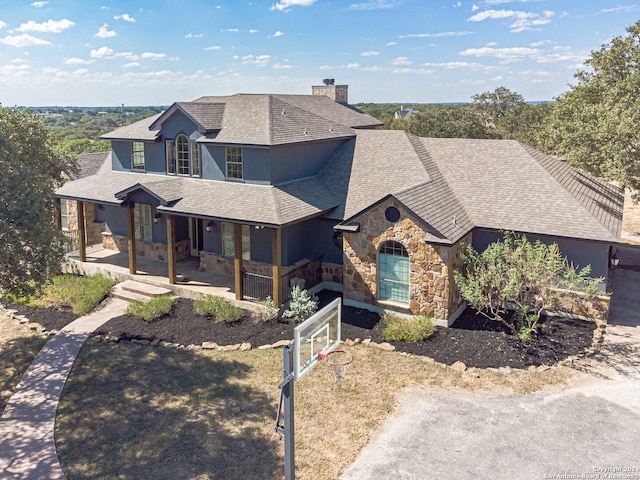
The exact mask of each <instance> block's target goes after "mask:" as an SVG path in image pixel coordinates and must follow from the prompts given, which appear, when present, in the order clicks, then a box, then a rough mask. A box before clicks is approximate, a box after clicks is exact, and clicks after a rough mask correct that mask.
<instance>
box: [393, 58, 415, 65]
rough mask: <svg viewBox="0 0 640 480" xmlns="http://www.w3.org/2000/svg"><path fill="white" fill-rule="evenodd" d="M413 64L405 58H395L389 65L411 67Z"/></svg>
mask: <svg viewBox="0 0 640 480" xmlns="http://www.w3.org/2000/svg"><path fill="white" fill-rule="evenodd" d="M411 64H413V62H412V61H411V60H409V58H407V57H396V58H394V59H393V60H391V65H411Z"/></svg>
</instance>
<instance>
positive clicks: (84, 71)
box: [71, 68, 89, 75]
mask: <svg viewBox="0 0 640 480" xmlns="http://www.w3.org/2000/svg"><path fill="white" fill-rule="evenodd" d="M87 73H89V70H87V69H86V68H79V69H77V70H74V71H73V72H71V75H86V74H87Z"/></svg>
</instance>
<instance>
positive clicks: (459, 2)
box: [453, 0, 462, 8]
mask: <svg viewBox="0 0 640 480" xmlns="http://www.w3.org/2000/svg"><path fill="white" fill-rule="evenodd" d="M461 6H462V2H461V1H460V0H458V1H457V2H456V3H455V4H454V5H453V8H460V7H461Z"/></svg>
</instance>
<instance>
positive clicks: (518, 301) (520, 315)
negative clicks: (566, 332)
mask: <svg viewBox="0 0 640 480" xmlns="http://www.w3.org/2000/svg"><path fill="white" fill-rule="evenodd" d="M462 258H463V262H464V265H463V268H462V269H461V271H459V272H454V278H455V282H456V285H457V286H458V289H459V291H460V295H461V296H462V297H463V298H464V299H465V300H466V301H467V302H469V303H470V304H471V305H473V306H474V307H475V308H477V309H478V310H479V311H480V312H481V313H482V314H483V315H485V316H486V317H487V318H490V319H491V320H496V321H499V322H501V323H502V324H504V325H505V326H506V327H507V328H508V329H509V330H510V331H511V332H512V333H514V334H517V335H518V336H519V337H520V338H521V339H523V340H526V339H530V338H531V336H532V335H533V334H535V333H536V332H537V328H538V325H539V322H540V318H541V316H542V311H543V310H545V309H550V308H551V307H553V308H559V299H558V289H566V290H572V291H579V292H581V294H582V295H583V298H585V299H593V298H595V297H596V296H597V294H598V284H599V283H601V282H602V281H603V279H602V278H591V277H589V274H590V273H591V267H590V266H587V267H584V268H583V269H581V270H580V271H577V270H576V269H575V268H574V267H573V266H572V265H569V263H568V262H567V260H566V258H565V257H562V255H561V254H560V250H559V249H558V245H557V244H555V243H554V244H552V245H546V244H544V243H542V242H540V241H536V242H534V243H531V242H529V241H528V240H527V238H526V237H525V236H523V235H522V236H520V235H516V234H514V233H508V232H505V233H504V239H503V240H502V241H498V242H494V243H492V244H491V245H489V246H488V247H487V249H486V250H485V251H483V252H482V253H478V252H476V251H475V250H474V249H473V247H471V246H468V247H467V249H466V250H465V251H464V252H463V255H462ZM509 310H513V311H514V315H513V317H510V316H509V314H508V311H509Z"/></svg>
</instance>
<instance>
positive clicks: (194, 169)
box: [189, 142, 202, 177]
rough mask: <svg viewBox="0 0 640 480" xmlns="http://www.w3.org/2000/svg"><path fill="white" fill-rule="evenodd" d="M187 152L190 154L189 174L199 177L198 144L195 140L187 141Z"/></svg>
mask: <svg viewBox="0 0 640 480" xmlns="http://www.w3.org/2000/svg"><path fill="white" fill-rule="evenodd" d="M189 143H190V148H189V154H190V155H191V176H192V177H200V175H201V173H202V165H200V145H198V143H197V142H189Z"/></svg>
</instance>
